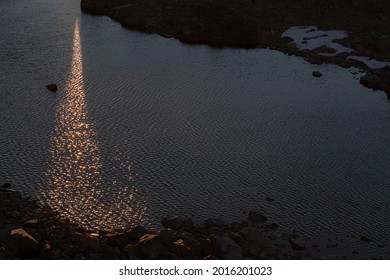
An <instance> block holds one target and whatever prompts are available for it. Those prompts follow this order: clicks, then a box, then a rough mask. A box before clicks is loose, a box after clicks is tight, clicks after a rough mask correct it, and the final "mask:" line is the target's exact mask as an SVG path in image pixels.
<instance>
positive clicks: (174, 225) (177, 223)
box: [161, 216, 184, 230]
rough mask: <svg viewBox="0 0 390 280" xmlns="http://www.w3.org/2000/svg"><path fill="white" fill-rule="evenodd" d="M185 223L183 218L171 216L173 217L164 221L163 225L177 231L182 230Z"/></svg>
mask: <svg viewBox="0 0 390 280" xmlns="http://www.w3.org/2000/svg"><path fill="white" fill-rule="evenodd" d="M183 222H184V220H183V218H182V217H181V216H171V217H167V218H164V219H162V221H161V224H162V225H163V226H164V227H166V228H170V229H173V230H177V229H179V228H181V226H182V225H183Z"/></svg>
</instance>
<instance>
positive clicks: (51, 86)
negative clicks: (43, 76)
mask: <svg viewBox="0 0 390 280" xmlns="http://www.w3.org/2000/svg"><path fill="white" fill-rule="evenodd" d="M46 88H47V89H48V90H50V91H52V92H56V91H57V85H56V84H48V85H47V86H46Z"/></svg>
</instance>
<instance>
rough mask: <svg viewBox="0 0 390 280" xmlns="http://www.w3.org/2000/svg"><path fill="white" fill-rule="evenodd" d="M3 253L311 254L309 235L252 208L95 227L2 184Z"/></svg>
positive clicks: (0, 223)
mask: <svg viewBox="0 0 390 280" xmlns="http://www.w3.org/2000/svg"><path fill="white" fill-rule="evenodd" d="M0 202H1V203H0V259H236V260H239V259H300V258H310V256H309V255H308V254H307V252H306V251H305V246H306V239H305V238H302V237H297V236H296V235H294V234H284V235H278V234H276V233H275V230H276V229H277V228H278V225H277V224H275V223H271V222H268V219H267V217H265V216H264V215H263V214H262V213H259V212H256V211H251V212H249V214H248V218H247V219H246V220H243V221H241V222H239V223H231V224H227V223H225V222H224V221H222V220H219V219H208V220H206V221H204V223H202V224H201V225H198V226H196V225H195V224H194V222H193V221H192V219H185V218H183V217H181V216H172V217H166V218H164V219H162V221H161V224H162V227H161V229H158V230H150V229H146V228H144V227H142V226H136V227H134V228H131V229H106V230H101V231H99V232H91V231H88V230H85V229H83V228H79V227H77V226H75V225H72V224H71V223H70V222H69V221H68V220H67V219H63V218H60V217H59V215H58V214H57V213H53V212H52V211H51V209H50V208H48V207H45V206H41V205H40V204H39V203H37V202H36V201H30V200H26V199H24V198H23V197H22V196H21V195H20V193H18V192H17V191H15V190H14V189H12V187H11V185H10V184H4V185H2V186H0Z"/></svg>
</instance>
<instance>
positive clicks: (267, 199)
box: [265, 196, 274, 202]
mask: <svg viewBox="0 0 390 280" xmlns="http://www.w3.org/2000/svg"><path fill="white" fill-rule="evenodd" d="M265 200H266V201H268V202H272V201H274V199H273V198H271V197H269V196H267V197H266V198H265Z"/></svg>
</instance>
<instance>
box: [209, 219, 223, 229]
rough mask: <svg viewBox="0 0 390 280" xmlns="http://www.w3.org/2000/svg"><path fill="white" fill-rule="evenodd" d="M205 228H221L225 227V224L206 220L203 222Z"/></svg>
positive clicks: (220, 221)
mask: <svg viewBox="0 0 390 280" xmlns="http://www.w3.org/2000/svg"><path fill="white" fill-rule="evenodd" d="M204 225H205V226H206V227H217V228H222V227H224V226H225V222H224V221H223V220H221V219H207V220H206V221H204Z"/></svg>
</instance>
